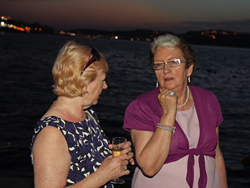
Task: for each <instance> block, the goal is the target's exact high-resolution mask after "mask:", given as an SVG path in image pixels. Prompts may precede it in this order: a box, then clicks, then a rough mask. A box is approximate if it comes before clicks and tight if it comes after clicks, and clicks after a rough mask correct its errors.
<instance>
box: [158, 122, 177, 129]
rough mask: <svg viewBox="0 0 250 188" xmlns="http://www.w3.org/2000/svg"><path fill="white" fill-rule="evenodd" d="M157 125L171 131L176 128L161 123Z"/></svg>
mask: <svg viewBox="0 0 250 188" xmlns="http://www.w3.org/2000/svg"><path fill="white" fill-rule="evenodd" d="M157 125H159V126H161V127H168V128H170V129H174V128H175V127H174V126H171V125H165V124H161V123H157Z"/></svg>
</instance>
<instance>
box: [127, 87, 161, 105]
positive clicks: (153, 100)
mask: <svg viewBox="0 0 250 188" xmlns="http://www.w3.org/2000/svg"><path fill="white" fill-rule="evenodd" d="M159 93H160V92H159V89H158V88H155V89H153V90H151V91H148V92H146V93H144V94H142V95H139V96H138V97H136V98H135V99H134V100H133V101H132V102H131V103H130V104H129V106H128V108H127V109H133V110H142V109H144V110H145V109H155V108H158V105H159V103H158V95H159Z"/></svg>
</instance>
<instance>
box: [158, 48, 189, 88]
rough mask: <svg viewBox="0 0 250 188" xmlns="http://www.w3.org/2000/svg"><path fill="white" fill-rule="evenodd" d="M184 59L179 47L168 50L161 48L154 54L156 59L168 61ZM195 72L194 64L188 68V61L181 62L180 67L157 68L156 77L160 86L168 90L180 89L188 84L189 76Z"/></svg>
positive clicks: (166, 66)
mask: <svg viewBox="0 0 250 188" xmlns="http://www.w3.org/2000/svg"><path fill="white" fill-rule="evenodd" d="M175 59H180V60H184V61H185V59H184V57H183V55H182V52H181V50H180V49H179V48H175V49H174V50H168V49H166V48H159V49H157V50H156V52H155V54H154V60H155V61H163V62H168V61H171V60H175ZM192 72H193V65H191V66H190V67H189V68H188V69H186V63H181V64H180V66H178V67H172V68H171V67H169V66H168V65H166V64H165V67H164V68H163V69H161V70H155V74H156V77H157V79H158V82H159V84H160V87H161V88H163V89H168V90H175V91H178V90H180V89H182V88H184V87H186V86H187V77H188V76H191V74H192Z"/></svg>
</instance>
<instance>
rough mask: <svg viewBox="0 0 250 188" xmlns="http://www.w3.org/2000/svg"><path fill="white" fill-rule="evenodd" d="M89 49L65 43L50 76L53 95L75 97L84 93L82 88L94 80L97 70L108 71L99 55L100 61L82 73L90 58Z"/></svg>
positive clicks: (74, 43) (73, 43)
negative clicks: (52, 79)
mask: <svg viewBox="0 0 250 188" xmlns="http://www.w3.org/2000/svg"><path fill="white" fill-rule="evenodd" d="M90 51H91V47H89V46H83V45H79V44H77V43H76V42H74V41H69V42H67V43H66V44H65V45H64V46H63V47H62V48H61V50H60V51H59V54H58V56H57V58H56V60H55V63H54V66H53V69H52V74H53V78H54V85H53V88H54V93H55V94H56V95H59V96H66V97H70V98H73V97H77V96H82V95H83V94H84V93H86V90H85V89H84V87H86V86H87V85H88V84H89V83H90V82H92V81H93V80H95V78H96V76H97V73H98V71H99V70H102V71H103V72H105V73H106V72H107V71H108V65H107V63H106V59H105V57H104V56H103V54H101V59H100V61H95V62H94V63H92V64H91V65H90V66H89V67H88V68H87V69H86V70H85V71H84V72H83V73H82V69H83V67H84V65H85V64H86V63H87V61H88V59H89V57H90Z"/></svg>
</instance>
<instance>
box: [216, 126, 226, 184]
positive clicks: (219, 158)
mask: <svg viewBox="0 0 250 188" xmlns="http://www.w3.org/2000/svg"><path fill="white" fill-rule="evenodd" d="M216 133H217V139H218V142H217V146H216V148H215V164H216V169H217V171H218V174H219V177H220V182H221V186H222V188H227V187H228V185H227V173H226V166H225V162H224V158H223V155H222V152H221V149H220V146H219V128H218V127H217V128H216Z"/></svg>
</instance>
